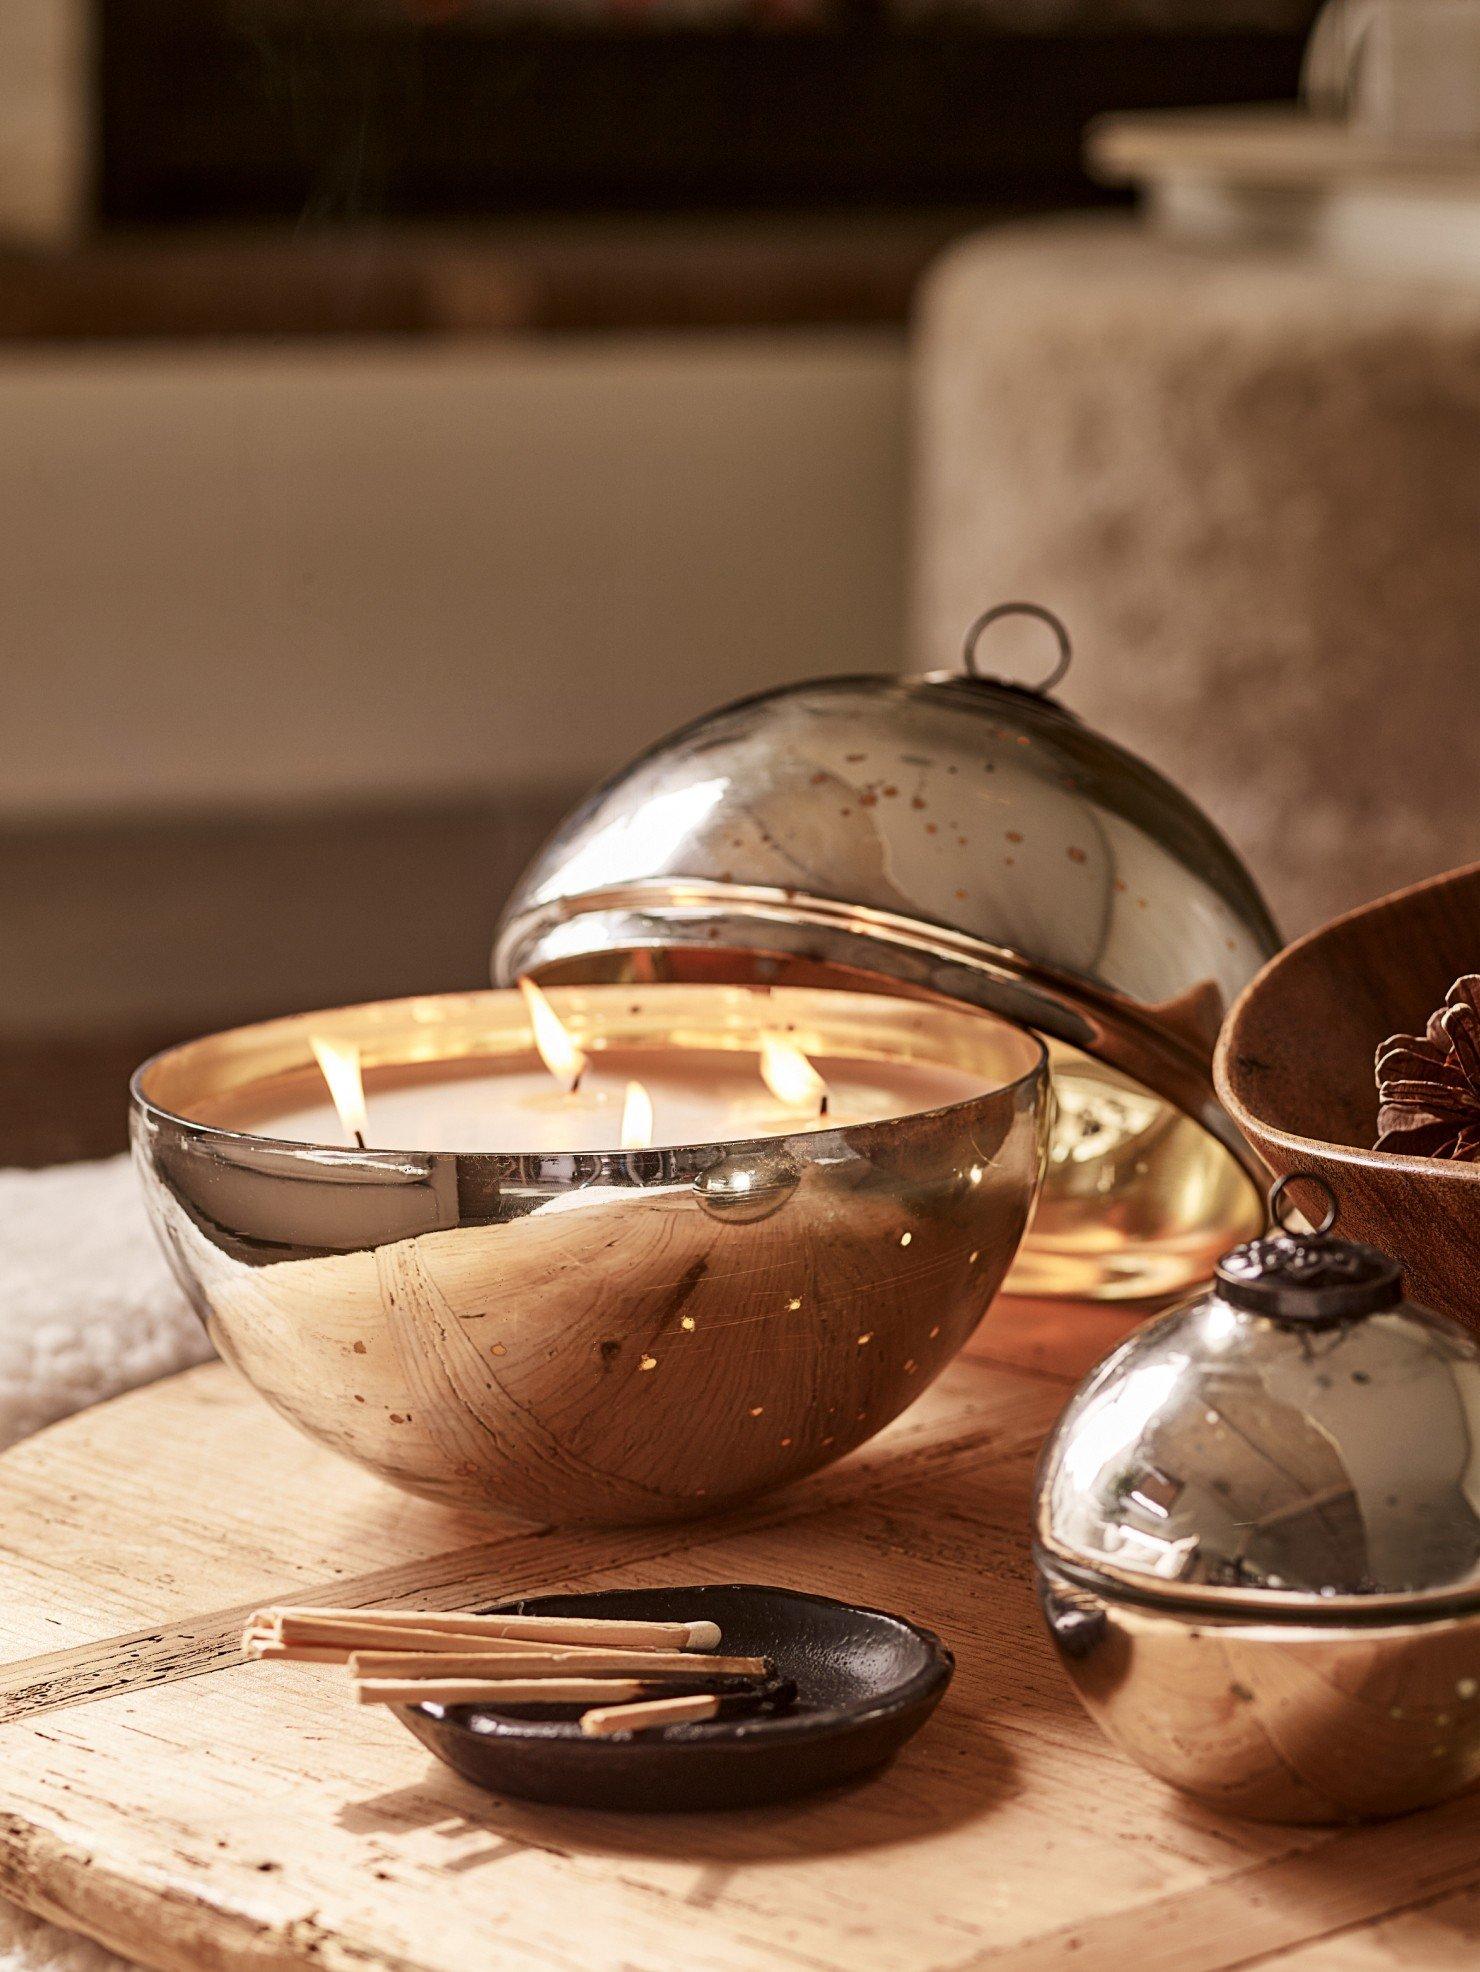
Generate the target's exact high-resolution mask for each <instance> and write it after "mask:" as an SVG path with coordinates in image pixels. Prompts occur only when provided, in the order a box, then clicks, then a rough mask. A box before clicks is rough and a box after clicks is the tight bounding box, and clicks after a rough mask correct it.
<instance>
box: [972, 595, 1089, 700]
mask: <svg viewBox="0 0 1480 1972" xmlns="http://www.w3.org/2000/svg"><path fill="white" fill-rule="evenodd" d="M1004 616H1032V617H1036V618H1037V620H1038V621H1039V622H1040V623H1046V624H1047V625H1048V627H1049V629H1050V630H1052V631H1053V634H1054V637H1055V638H1056V640H1057V642H1058V646H1059V659H1058V663H1057V664H1055V666H1054V668H1053V669H1052V671H1050V672H1049V674H1048V676H1047V677H1046V678H1043V679H1041V680H1040V681H1039V683H1037V684H1036V685H1019V686H1017V687H1016V689H1017V690H1019V691H1025V692H1040V693H1041V692H1051V691H1052V690H1053V688H1054V686H1055V685H1056V684H1058V682H1059V680H1060V679H1061V678H1062V677H1063V676H1064V673H1065V672H1066V671H1067V670H1068V669H1069V666H1070V664H1071V663H1072V662H1073V658H1074V646H1073V644H1072V643H1071V642H1070V641H1069V632H1068V631H1067V630H1066V629H1065V628H1064V625H1063V622H1062V620H1061V619H1060V618H1059V617H1057V616H1055V615H1054V613H1053V611H1052V610H1051V609H1045V608H1044V607H1043V604H1042V603H994V604H993V605H992V607H991V608H990V609H984V610H983V611H982V613H981V615H980V616H979V617H977V619H976V621H975V622H974V623H973V624H972V626H971V628H970V629H969V630H968V631H967V632H966V639H965V643H964V645H963V647H962V652H961V657H962V662H963V663H964V664H965V666H966V671H967V675H968V676H969V677H972V678H981V677H983V675H984V674H983V673H982V672H980V671H978V670H977V668H976V647H977V644H978V643H979V642H980V641H981V634H982V632H983V630H985V629H986V628H987V627H988V625H989V624H992V623H996V622H998V621H1000V619H1001V618H1002V617H1004ZM987 682H988V683H991V684H998V685H1005V684H1009V683H1011V681H1010V680H1009V679H1006V678H996V677H993V678H989V679H988V680H987Z"/></svg>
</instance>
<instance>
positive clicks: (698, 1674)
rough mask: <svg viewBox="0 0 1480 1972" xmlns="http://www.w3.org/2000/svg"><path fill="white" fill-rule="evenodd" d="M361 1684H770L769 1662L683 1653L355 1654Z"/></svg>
mask: <svg viewBox="0 0 1480 1972" xmlns="http://www.w3.org/2000/svg"><path fill="white" fill-rule="evenodd" d="M349 1666H350V1670H351V1671H352V1673H353V1674H354V1676H355V1677H357V1678H540V1677H551V1678H577V1677H578V1678H584V1677H621V1676H624V1675H625V1676H627V1677H650V1676H656V1675H657V1674H658V1673H659V1672H662V1673H666V1674H667V1675H668V1676H670V1677H675V1678H680V1679H683V1680H686V1681H692V1680H693V1679H695V1678H720V1677H734V1678H768V1677H770V1676H772V1675H773V1673H774V1671H775V1666H774V1665H773V1664H772V1663H771V1661H770V1659H769V1658H766V1657H707V1656H702V1657H701V1656H697V1655H695V1654H694V1653H693V1652H691V1651H683V1650H577V1649H568V1650H563V1651H558V1652H556V1651H552V1652H551V1653H550V1654H549V1655H548V1656H544V1655H540V1654H538V1653H536V1652H535V1651H532V1650H517V1651H516V1650H510V1651H503V1650H478V1651H470V1652H468V1654H467V1655H466V1656H464V1655H463V1654H461V1653H460V1652H453V1651H437V1650H431V1651H404V1652H400V1651H391V1650H356V1651H355V1652H353V1654H352V1655H351V1656H350V1659H349Z"/></svg>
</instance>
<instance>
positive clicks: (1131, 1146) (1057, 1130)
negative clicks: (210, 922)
mask: <svg viewBox="0 0 1480 1972" xmlns="http://www.w3.org/2000/svg"><path fill="white" fill-rule="evenodd" d="M1048 1052H1049V1062H1050V1065H1051V1068H1052V1072H1053V1086H1054V1096H1055V1102H1056V1106H1057V1116H1056V1119H1055V1123H1054V1130H1053V1138H1052V1144H1051V1148H1050V1152H1049V1169H1048V1172H1047V1175H1046V1177H1045V1179H1044V1185H1043V1191H1042V1194H1041V1196H1040V1198H1039V1203H1038V1211H1037V1213H1036V1215H1035V1217H1034V1220H1033V1224H1032V1226H1031V1227H1030V1229H1029V1231H1028V1235H1027V1237H1026V1239H1025V1240H1024V1241H1023V1244H1022V1247H1021V1249H1020V1250H1019V1253H1018V1257H1017V1259H1016V1261H1015V1262H1014V1263H1013V1267H1012V1271H1011V1273H1009V1275H1008V1277H1007V1281H1006V1287H1005V1291H1006V1292H1007V1293H1009V1294H1032V1295H1064V1296H1069V1297H1071V1298H1075V1299H1080V1300H1100V1301H1140V1300H1151V1299H1161V1298H1163V1297H1169V1296H1173V1295H1177V1294H1181V1293H1183V1292H1185V1291H1187V1290H1190V1289H1191V1288H1194V1287H1196V1286H1198V1285H1200V1284H1201V1283H1202V1282H1203V1281H1206V1280H1207V1279H1208V1278H1209V1277H1210V1276H1211V1274H1212V1272H1213V1268H1214V1267H1215V1265H1216V1264H1217V1261H1218V1258H1219V1256H1220V1255H1221V1254H1223V1253H1226V1252H1227V1251H1228V1249H1229V1247H1230V1246H1236V1245H1238V1243H1239V1242H1240V1241H1241V1240H1245V1239H1252V1238H1253V1237H1254V1236H1255V1235H1256V1234H1257V1233H1258V1232H1259V1230H1260V1228H1261V1227H1262V1225H1263V1223H1264V1208H1263V1203H1262V1201H1261V1199H1260V1196H1259V1193H1258V1192H1257V1191H1256V1189H1255V1187H1254V1184H1253V1182H1252V1180H1251V1179H1250V1178H1249V1176H1248V1174H1247V1172H1245V1171H1244V1170H1243V1168H1242V1167H1241V1166H1240V1165H1239V1163H1238V1161H1237V1160H1236V1159H1235V1158H1234V1157H1233V1156H1232V1155H1231V1154H1230V1153H1229V1152H1228V1151H1227V1150H1226V1149H1225V1148H1224V1146H1223V1145H1222V1144H1220V1143H1219V1142H1218V1141H1217V1139H1216V1138H1215V1137H1212V1136H1210V1135H1209V1134H1208V1132H1207V1131H1206V1130H1204V1129H1203V1128H1202V1126H1201V1125H1200V1124H1198V1123H1194V1122H1193V1121H1192V1119H1191V1117H1188V1116H1184V1115H1183V1114H1182V1113H1181V1111H1180V1110H1177V1109H1174V1108H1173V1107H1172V1105H1171V1104H1170V1103H1167V1102H1164V1101H1163V1100H1162V1099H1161V1098H1160V1097H1159V1096H1154V1095H1151V1094H1150V1093H1149V1092H1148V1091H1147V1090H1145V1089H1143V1088H1141V1087H1140V1086H1139V1085H1138V1084H1137V1083H1135V1082H1133V1081H1131V1080H1130V1078H1129V1077H1128V1076H1126V1075H1122V1074H1121V1073H1120V1072H1119V1071H1118V1070H1117V1069H1114V1068H1110V1067H1108V1066H1107V1065H1106V1064H1105V1063H1104V1062H1100V1061H1095V1060H1093V1059H1092V1058H1091V1057H1090V1056H1088V1055H1085V1054H1081V1053H1080V1052H1079V1050H1078V1049H1076V1048H1071V1047H1069V1046H1067V1045H1066V1044H1065V1043H1064V1042H1062V1041H1056V1040H1052V1039H1050V1040H1049V1041H1048Z"/></svg>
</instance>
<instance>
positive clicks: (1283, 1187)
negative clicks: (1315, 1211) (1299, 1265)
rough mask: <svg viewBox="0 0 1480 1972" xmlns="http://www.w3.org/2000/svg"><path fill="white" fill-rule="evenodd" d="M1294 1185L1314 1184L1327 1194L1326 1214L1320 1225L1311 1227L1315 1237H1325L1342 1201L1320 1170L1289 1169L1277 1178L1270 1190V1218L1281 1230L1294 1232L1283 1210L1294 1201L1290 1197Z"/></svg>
mask: <svg viewBox="0 0 1480 1972" xmlns="http://www.w3.org/2000/svg"><path fill="white" fill-rule="evenodd" d="M1292 1185H1314V1186H1315V1188H1316V1190H1317V1191H1322V1192H1324V1193H1325V1194H1326V1212H1325V1216H1324V1218H1323V1219H1322V1220H1321V1223H1320V1224H1319V1225H1318V1226H1313V1227H1312V1228H1311V1231H1312V1233H1313V1235H1314V1237H1315V1238H1317V1239H1323V1238H1324V1237H1325V1235H1326V1234H1327V1233H1328V1232H1330V1230H1331V1228H1332V1227H1333V1226H1334V1225H1335V1224H1336V1214H1337V1212H1338V1211H1339V1210H1340V1202H1339V1200H1338V1199H1337V1196H1336V1193H1335V1192H1334V1191H1333V1190H1332V1189H1331V1186H1330V1185H1329V1184H1327V1182H1326V1180H1325V1179H1324V1178H1323V1177H1322V1176H1321V1174H1320V1173H1319V1172H1318V1171H1289V1172H1287V1173H1286V1174H1285V1176H1284V1177H1283V1178H1277V1179H1276V1180H1275V1182H1274V1184H1273V1185H1271V1187H1270V1191H1269V1216H1270V1218H1271V1219H1272V1220H1273V1221H1274V1223H1275V1224H1276V1225H1277V1226H1278V1227H1279V1229H1280V1231H1281V1232H1286V1233H1293V1232H1294V1231H1295V1228H1294V1227H1293V1226H1292V1225H1291V1224H1290V1222H1289V1220H1288V1219H1286V1218H1285V1217H1284V1214H1283V1211H1282V1208H1283V1207H1284V1206H1285V1205H1286V1204H1293V1203H1294V1201H1293V1200H1292V1199H1291V1197H1290V1187H1291V1186H1292ZM1295 1209H1296V1211H1299V1209H1300V1208H1299V1206H1298V1205H1297V1206H1296V1207H1295Z"/></svg>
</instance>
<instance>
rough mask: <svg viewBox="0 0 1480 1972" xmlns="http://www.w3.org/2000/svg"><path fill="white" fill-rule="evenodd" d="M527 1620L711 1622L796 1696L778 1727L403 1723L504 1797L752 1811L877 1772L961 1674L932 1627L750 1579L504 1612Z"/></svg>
mask: <svg viewBox="0 0 1480 1972" xmlns="http://www.w3.org/2000/svg"><path fill="white" fill-rule="evenodd" d="M501 1607H502V1608H505V1609H508V1610H510V1611H516V1612H518V1613H520V1614H525V1615H542V1616H592V1617H616V1616H623V1617H636V1618H646V1619H650V1620H654V1621H659V1622H675V1621H684V1620H686V1619H695V1618H701V1617H706V1616H707V1617H711V1618H712V1619H713V1620H714V1621H715V1622H716V1623H718V1624H719V1626H720V1631H721V1635H722V1642H721V1645H720V1647H721V1649H722V1650H724V1651H725V1652H727V1653H729V1652H735V1653H739V1654H741V1655H744V1656H754V1657H770V1658H773V1659H774V1660H775V1664H776V1671H777V1674H778V1676H780V1677H782V1678H789V1679H791V1680H793V1681H794V1682H795V1684H796V1687H797V1699H796V1703H795V1705H794V1706H793V1707H792V1709H791V1710H789V1711H787V1712H786V1713H784V1714H782V1715H781V1716H779V1717H775V1718H765V1717H760V1718H748V1719H715V1720H706V1721H704V1722H702V1723H699V1724H694V1725H679V1726H664V1727H662V1728H661V1729H659V1730H656V1731H648V1732H640V1733H632V1734H630V1735H629V1734H623V1735H622V1736H621V1737H618V1738H614V1739H587V1738H584V1737H583V1736H582V1734H581V1729H580V1726H579V1724H578V1723H577V1721H576V1720H575V1719H573V1718H571V1719H559V1720H555V1719H544V1720H537V1719H531V1718H529V1717H528V1716H525V1717H523V1718H521V1717H518V1716H516V1715H515V1714H513V1713H497V1712H492V1711H488V1710H485V1709H484V1708H482V1707H480V1706H474V1705H454V1706H442V1705H430V1704H427V1705H408V1706H404V1707H399V1708H398V1715H399V1717H400V1718H401V1719H403V1720H404V1722H405V1723H406V1725H408V1726H409V1727H410V1729H411V1730H412V1732H414V1733H415V1734H416V1736H417V1738H418V1739H420V1740H422V1741H423V1742H424V1743H425V1744H426V1745H427V1746H428V1747H430V1749H431V1750H432V1752H434V1753H435V1754H436V1755H437V1757H438V1758H439V1759H442V1760H445V1761H446V1762H447V1764H448V1765H449V1766H450V1767H453V1768H455V1769H456V1771H457V1772H458V1773H460V1774H461V1775H462V1776H463V1777H464V1779H466V1780H471V1781H473V1782H475V1783H476V1784H477V1785H478V1786H480V1787H486V1788H488V1789H489V1790H490V1791H491V1792H493V1793H495V1794H507V1795H513V1796H517V1797H519V1798H521V1799H524V1800H529V1801H551V1802H559V1803H561V1804H562V1805H564V1806H568V1807H590V1808H624V1809H629V1810H631V1809H639V1810H683V1809H692V1808H748V1807H757V1806H760V1805H762V1804H763V1803H766V1802H770V1801H782V1800H786V1799H788V1798H789V1797H791V1796H793V1795H797V1794H806V1793H810V1792H811V1791H812V1790H813V1789H814V1788H818V1787H828V1786H832V1785H834V1784H836V1783H837V1782H839V1781H844V1780H851V1779H853V1778H854V1777H855V1776H857V1775H859V1774H863V1773H868V1772H869V1771H871V1770H872V1769H873V1768H874V1767H878V1766H882V1765H883V1763H884V1761H886V1760H887V1759H889V1758H891V1757H892V1755H893V1754H895V1753H896V1752H898V1750H899V1748H900V1747H901V1746H903V1745H904V1743H905V1741H906V1740H907V1739H909V1738H910V1737H911V1736H912V1735H913V1734H914V1733H916V1732H918V1731H919V1729H920V1727H921V1726H922V1725H923V1724H924V1723H925V1721H926V1719H928V1718H929V1716H930V1714H931V1713H932V1712H933V1711H934V1709H935V1707H936V1705H937V1704H938V1703H939V1702H940V1699H941V1696H942V1694H943V1693H944V1691H945V1688H946V1686H947V1685H948V1684H949V1683H950V1681H951V1673H952V1671H953V1669H954V1668H955V1665H954V1660H953V1658H952V1656H951V1653H950V1651H949V1650H947V1649H946V1647H945V1645H944V1644H943V1643H942V1642H941V1641H940V1639H939V1637H937V1636H933V1635H932V1634H931V1632H930V1631H929V1630H922V1629H920V1628H918V1627H917V1626H916V1625H915V1624H914V1623H907V1622H906V1621H905V1620H904V1618H903V1617H901V1616H890V1615H888V1614H886V1613H885V1612H884V1611H883V1610H880V1609H862V1608H859V1607H858V1606H857V1605H855V1604H853V1603H849V1602H834V1601H832V1600H831V1598H829V1597H827V1596H822V1595H804V1594H802V1593H800V1592H799V1591H797V1590H795V1589H773V1588H761V1587H755V1586H752V1585H750V1584H745V1583H740V1584H732V1585H726V1586H723V1587H717V1586H704V1587H700V1588H665V1589H605V1590H602V1591H600V1592H598V1593H596V1594H593V1595H543V1596H532V1597H527V1598H525V1599H524V1600H522V1601H518V1602H510V1603H506V1604H503V1605H501Z"/></svg>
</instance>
